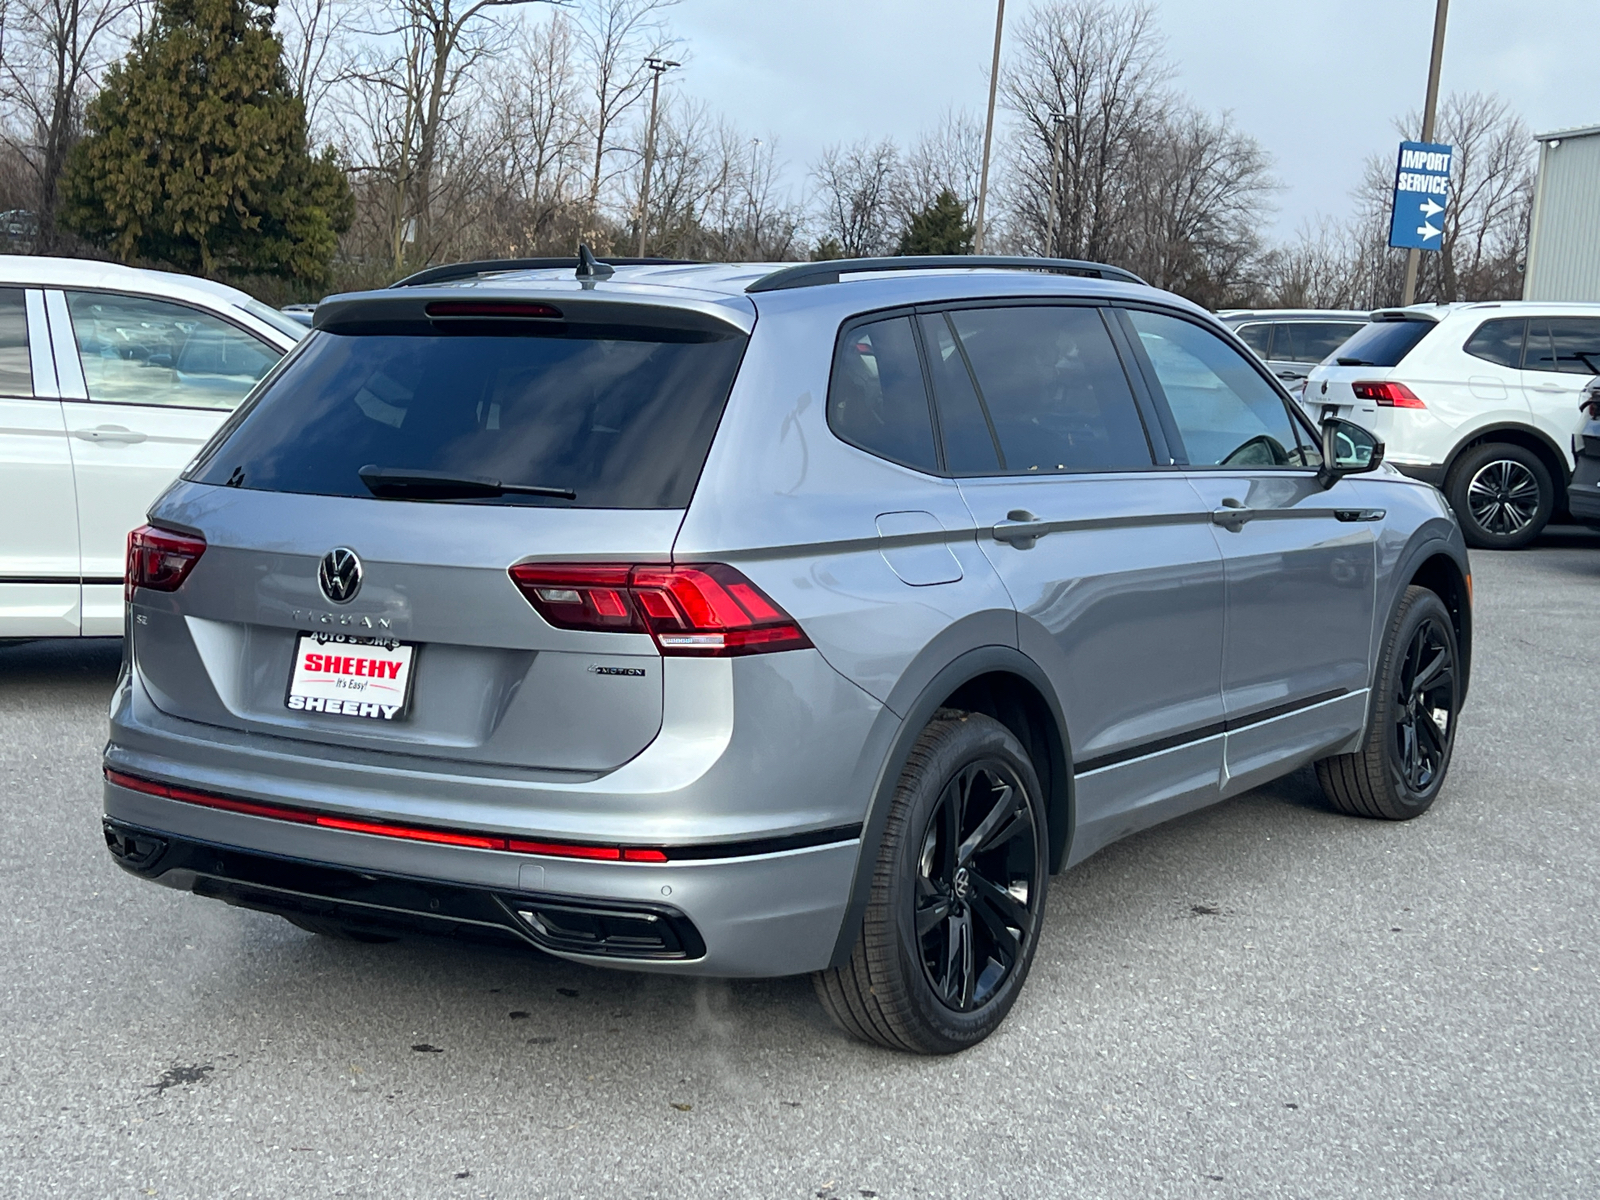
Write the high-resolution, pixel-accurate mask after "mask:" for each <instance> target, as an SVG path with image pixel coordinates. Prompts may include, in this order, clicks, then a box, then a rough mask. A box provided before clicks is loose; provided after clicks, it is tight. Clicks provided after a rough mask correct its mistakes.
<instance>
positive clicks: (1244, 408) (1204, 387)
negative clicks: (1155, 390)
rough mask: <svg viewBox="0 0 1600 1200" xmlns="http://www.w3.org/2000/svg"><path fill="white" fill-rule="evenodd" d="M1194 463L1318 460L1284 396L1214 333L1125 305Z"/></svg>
mask: <svg viewBox="0 0 1600 1200" xmlns="http://www.w3.org/2000/svg"><path fill="white" fill-rule="evenodd" d="M1128 317H1129V319H1130V320H1131V321H1132V322H1133V327H1134V329H1135V330H1136V331H1137V333H1138V335H1139V342H1140V344H1141V345H1142V346H1143V347H1144V351H1145V354H1146V355H1147V356H1148V358H1149V362H1150V366H1151V368H1152V369H1153V371H1154V373H1155V382H1156V383H1157V384H1158V385H1159V387H1160V391H1161V392H1162V393H1163V394H1164V395H1165V397H1166V401H1167V408H1168V409H1169V410H1171V413H1172V419H1173V422H1174V424H1175V425H1176V426H1177V433H1178V435H1179V437H1180V438H1181V439H1182V443H1183V445H1182V447H1181V448H1180V447H1174V448H1173V449H1174V451H1175V452H1179V453H1186V454H1187V459H1188V464H1189V465H1190V466H1195V467H1303V466H1309V465H1311V464H1312V463H1314V462H1316V461H1317V456H1316V454H1315V452H1314V451H1312V450H1311V448H1310V447H1309V445H1308V444H1307V438H1306V436H1305V435H1303V434H1302V432H1301V430H1300V427H1299V426H1298V425H1297V424H1296V423H1295V421H1294V419H1293V418H1292V417H1291V416H1290V415H1289V410H1288V407H1287V406H1286V405H1285V403H1284V401H1283V399H1282V397H1280V396H1279V395H1278V393H1277V392H1276V391H1274V390H1273V388H1272V386H1271V385H1270V384H1268V383H1267V381H1266V380H1265V379H1263V378H1262V377H1261V375H1260V373H1259V372H1258V371H1257V369H1256V368H1254V367H1252V366H1251V365H1250V363H1249V362H1247V361H1246V360H1245V359H1244V358H1242V357H1241V356H1240V355H1239V353H1238V351H1236V350H1234V349H1233V347H1231V346H1229V345H1228V343H1226V342H1224V341H1223V340H1222V339H1221V338H1219V337H1217V336H1216V334H1214V333H1212V332H1210V331H1209V330H1207V329H1203V328H1201V327H1200V326H1199V325H1195V324H1193V323H1191V322H1189V321H1184V320H1180V319H1179V318H1177V317H1169V316H1166V315H1165V314H1163V313H1153V312H1145V311H1141V310H1138V309H1130V310H1128Z"/></svg>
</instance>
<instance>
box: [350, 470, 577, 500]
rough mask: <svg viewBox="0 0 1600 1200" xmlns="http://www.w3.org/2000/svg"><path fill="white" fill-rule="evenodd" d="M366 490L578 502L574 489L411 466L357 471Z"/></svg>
mask: <svg viewBox="0 0 1600 1200" xmlns="http://www.w3.org/2000/svg"><path fill="white" fill-rule="evenodd" d="M356 474H357V475H359V476H361V482H362V483H364V484H366V485H367V490H368V491H369V492H371V493H372V494H373V495H374V496H379V497H381V498H383V499H385V500H475V499H480V498H481V499H492V498H494V497H495V496H548V497H550V498H551V499H552V500H576V499H577V498H578V493H577V492H575V491H573V490H572V489H571V488H559V487H539V486H536V485H534V484H531V483H502V482H501V481H500V480H498V479H489V478H488V477H486V476H483V475H452V474H450V473H449V472H448V471H419V470H413V469H412V468H410V467H380V466H378V465H376V464H375V463H369V464H368V465H367V466H364V467H362V468H361V469H360V470H359V471H357V472H356Z"/></svg>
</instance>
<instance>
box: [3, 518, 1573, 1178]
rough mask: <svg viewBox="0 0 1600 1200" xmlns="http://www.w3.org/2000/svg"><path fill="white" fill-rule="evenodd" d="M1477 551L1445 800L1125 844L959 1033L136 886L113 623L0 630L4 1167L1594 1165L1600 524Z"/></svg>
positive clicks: (1272, 1172) (92, 1173)
mask: <svg viewBox="0 0 1600 1200" xmlns="http://www.w3.org/2000/svg"><path fill="white" fill-rule="evenodd" d="M1473 562H1474V579H1475V584H1476V592H1477V619H1478V637H1477V642H1476V653H1475V661H1474V665H1473V688H1472V695H1471V697H1470V699H1469V702H1468V705H1467V708H1466V710H1465V712H1464V714H1463V716H1462V718H1461V720H1462V724H1461V732H1460V739H1459V742H1458V745H1457V750H1456V758H1455V763H1454V767H1453V773H1452V776H1451V779H1450V781H1449V782H1448V783H1447V785H1446V792H1445V795H1444V797H1443V799H1442V800H1441V801H1440V802H1439V804H1438V805H1436V807H1435V808H1434V810H1433V811H1432V812H1431V813H1429V814H1428V815H1427V816H1426V817H1424V818H1423V819H1421V820H1419V821H1416V822H1413V823H1410V824H1406V825H1388V824H1381V823H1377V822H1368V821H1361V820H1356V819H1351V818H1346V817H1340V816H1337V815H1335V814H1334V813H1333V812H1332V811H1330V810H1329V809H1328V808H1327V807H1326V806H1325V805H1324V803H1323V802H1322V800H1321V798H1320V795H1319V794H1318V792H1317V790H1316V784H1315V781H1314V779H1313V778H1312V777H1311V775H1310V773H1309V772H1301V773H1299V774H1297V775H1295V776H1293V777H1291V778H1289V779H1287V780H1284V781H1281V782H1279V783H1278V784H1275V785H1273V786H1270V787H1267V788H1263V789H1260V790H1258V791H1255V792H1252V793H1250V794H1249V795H1247V796H1244V797H1241V798H1239V799H1237V800H1234V801H1231V802H1229V803H1225V804H1223V805H1221V806H1218V807H1216V808H1213V809H1211V810H1209V811H1207V812H1203V813H1200V814H1196V815H1195V816H1193V817H1190V818H1187V819H1184V820H1182V821H1179V822H1177V823H1174V824H1171V825H1168V826H1165V827H1163V828H1161V829H1158V830H1154V831H1152V832H1149V833H1146V834H1144V835H1141V836H1139V837H1136V838H1133V839H1131V840H1129V841H1126V842H1124V843H1121V844H1119V845H1117V846H1114V847H1112V848H1110V849H1109V850H1107V851H1105V852H1103V853H1101V854H1100V855H1098V856H1097V857H1095V858H1093V859H1091V860H1090V861H1089V862H1088V863H1086V864H1084V865H1083V866H1082V867H1080V868H1078V869H1077V870H1075V871H1074V872H1072V873H1071V874H1070V875H1067V876H1062V877H1058V878H1057V879H1056V880H1055V881H1054V883H1053V887H1052V892H1051V895H1050V898H1049V906H1048V917H1047V923H1046V930H1045V935H1044V940H1043V942H1042V945H1041V948H1040V952H1039V956H1038V959H1037V961H1036V963H1035V966H1034V971H1033V976H1032V979H1031V981H1030V982H1029V985H1028V987H1027V989H1026V991H1025V992H1024V994H1023V997H1022V999H1021V1001H1020V1003H1019V1004H1018V1006H1017V1008H1016V1009H1015V1010H1014V1011H1013V1013H1012V1015H1011V1017H1010V1019H1009V1020H1008V1021H1007V1023H1006V1024H1005V1025H1004V1026H1003V1028H1002V1029H1001V1031H1000V1032H999V1033H998V1034H997V1035H996V1036H994V1037H993V1038H991V1039H990V1040H989V1041H988V1042H987V1043H985V1044H983V1045H982V1046H980V1047H978V1048H977V1049H975V1050H972V1051H970V1052H968V1053H966V1054H964V1055H961V1056H958V1057H955V1058H950V1059H942V1060H927V1059H913V1058H909V1057H905V1056H901V1055H896V1054H891V1053H888V1052H885V1051H881V1050H877V1049H873V1048H869V1047H865V1046H861V1045H857V1044H855V1043H853V1042H850V1041H848V1040H847V1039H846V1038H845V1037H844V1036H843V1035H841V1034H840V1033H838V1032H836V1031H835V1030H834V1029H833V1027H832V1026H831V1025H830V1024H829V1023H828V1021H827V1019H826V1018H825V1017H824V1016H823V1014H822V1012H821V1010H820V1009H819V1008H818V1007H817V1005H816V1003H815V1001H814V1000H813V998H812V995H811V987H810V984H809V982H808V981H806V980H805V979H786V980H775V981H765V982H740V983H732V984H721V983H703V982H694V981H685V980H675V979H669V978H659V977H647V976H637V975H629V974H623V973H613V972H609V971H601V970H591V969H585V968H582V967H576V966H572V965H569V964H566V963H561V962H557V961H554V960H550V959H546V958H542V957H539V956H536V955H535V954H533V953H532V952H529V953H527V954H517V953H511V952H506V951H500V950H490V949H480V948H475V947H466V946H458V945H454V944H450V943H438V942H428V941H414V942H407V943H401V944H398V945H390V946H367V945H357V944H344V943H333V942H328V941H325V940H323V939H320V938H317V937H314V936H312V935H310V934H307V933H303V932H301V931H300V930H298V929H296V928H293V927H291V926H290V925H288V924H287V923H285V922H283V921H281V920H279V919H277V918H274V917H269V916H264V915H261V914H257V913H251V912H245V911H239V910H234V909H230V908H227V907H226V906H224V905H221V904H218V903H215V902H210V901H203V900H199V899H196V898H194V897H191V896H186V895H180V894H178V893H175V892H169V891H166V890H164V889H160V888H155V887H151V886H149V885H148V884H145V883H142V882H138V881H136V880H134V879H132V878H131V877H128V876H126V875H124V874H122V873H121V872H120V871H119V870H117V868H115V867H114V866H113V865H112V862H111V860H110V858H109V856H108V855H107V854H106V852H105V850H104V847H103V844H102V842H101V838H100V827H99V813H100V782H99V751H100V747H101V744H102V742H103V740H104V737H105V702H106V699H107V697H108V695H109V693H110V690H111V685H112V681H113V679H114V677H115V675H116V670H117V661H118V655H119V650H118V647H117V646H116V644H115V643H94V644H83V645H60V644H47V643H34V644H32V645H26V646H19V647H11V648H5V649H0V791H3V797H4V798H3V802H0V828H3V830H4V839H3V843H0V859H3V863H4V869H3V871H0V903H3V905H4V911H5V918H4V920H3V922H0V953H3V963H4V972H3V974H0V1028H3V1031H4V1036H3V1038H0V1097H3V1100H0V1103H3V1105H4V1111H5V1114H6V1115H5V1119H4V1120H3V1121H0V1192H3V1193H4V1194H6V1195H14V1196H70V1197H79V1196H83V1197H99V1196H106V1197H124V1196H126V1197H146V1196H159V1197H219V1196H256V1197H280V1196H281V1197H320V1196H352V1197H403V1196H419V1197H436V1196H443V1197H452V1196H461V1197H478V1196H494V1197H505V1198H514V1197H542V1196H552V1197H556V1196H559V1197H568V1196H571V1197H638V1196H661V1197H711V1196H737V1197H824V1198H828V1200H844V1198H853V1197H858V1196H864V1197H871V1196H879V1197H886V1198H887V1197H910V1196H921V1197H945V1196H949V1197H1012V1196H1067V1195H1072V1196H1091V1197H1100V1196H1105V1197H1140V1196H1144V1197H1157V1196H1201V1197H1236V1196H1238V1197H1245V1196H1248V1197H1258V1196H1259V1197H1291V1196H1293V1197H1301V1196H1303V1197H1310V1196H1317V1197H1321V1196H1330V1197H1332V1196H1373V1197H1401V1196H1403V1197H1426V1196H1449V1197H1466V1196H1472V1197H1476V1196H1515V1197H1533V1196H1561V1197H1566V1196H1579V1195H1593V1194H1596V1192H1597V1191H1600V1065H1597V1057H1596V1055H1597V1051H1600V946H1597V937H1596V935H1597V933H1600V823H1597V822H1596V820H1595V813H1596V807H1597V806H1596V799H1595V794H1594V793H1595V791H1596V789H1597V786H1600V769H1597V763H1596V759H1597V755H1600V701H1597V699H1596V692H1597V687H1596V666H1597V664H1600V535H1593V534H1589V533H1585V532H1580V531H1577V530H1573V529H1558V530H1552V531H1551V532H1550V533H1548V534H1547V535H1546V536H1545V537H1544V538H1543V539H1542V540H1541V542H1540V543H1539V544H1538V546H1537V547H1536V548H1534V549H1532V550H1529V551H1525V552H1522V553H1518V554H1501V555H1496V554H1489V553H1479V554H1477V555H1475V556H1474V560H1473Z"/></svg>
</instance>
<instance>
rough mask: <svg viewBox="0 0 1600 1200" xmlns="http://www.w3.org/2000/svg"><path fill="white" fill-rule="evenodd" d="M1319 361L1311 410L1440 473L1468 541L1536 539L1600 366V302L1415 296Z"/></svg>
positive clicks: (1502, 546)
mask: <svg viewBox="0 0 1600 1200" xmlns="http://www.w3.org/2000/svg"><path fill="white" fill-rule="evenodd" d="M1372 316H1373V320H1372V323H1371V324H1370V325H1368V326H1366V327H1365V328H1364V329H1362V330H1361V331H1360V332H1359V333H1357V334H1356V335H1355V336H1354V337H1352V338H1351V339H1350V340H1349V341H1348V342H1346V343H1345V344H1344V345H1342V346H1340V347H1339V349H1338V351H1337V352H1336V355H1335V357H1333V358H1332V359H1331V360H1329V361H1327V362H1324V363H1323V364H1321V365H1320V366H1318V367H1317V368H1316V369H1315V370H1313V371H1312V372H1311V374H1310V377H1309V378H1308V379H1307V381H1306V390H1305V394H1304V397H1303V401H1302V402H1303V403H1304V405H1305V407H1306V408H1307V409H1308V410H1309V412H1310V414H1311V416H1312V417H1313V419H1316V418H1319V417H1322V416H1324V415H1327V416H1338V417H1343V418H1345V419H1347V420H1351V421H1355V422H1356V423H1358V424H1360V425H1364V426H1366V427H1367V428H1368V429H1370V430H1372V431H1373V432H1374V433H1376V434H1377V435H1378V436H1379V437H1380V438H1382V439H1383V442H1384V444H1385V446H1386V447H1387V461H1388V462H1391V463H1393V464H1394V465H1395V466H1396V467H1398V468H1399V469H1400V470H1402V471H1404V472H1405V473H1406V474H1407V475H1410V476H1412V477H1414V478H1417V479H1424V480H1427V481H1428V482H1429V483H1433V484H1435V485H1437V486H1438V487H1439V488H1440V489H1441V490H1443V492H1444V494H1445V495H1446V496H1447V497H1448V498H1449V500H1450V504H1451V507H1452V508H1454V509H1455V511H1456V515H1457V517H1458V518H1459V519H1460V521H1461V528H1462V531H1463V532H1464V533H1465V534H1466V538H1467V542H1468V544H1469V545H1472V546H1477V547H1483V548H1487V549H1497V550H1513V549H1516V548H1518V547H1520V546H1525V545H1527V544H1528V543H1529V542H1531V541H1532V540H1533V539H1534V538H1535V537H1537V536H1538V535H1539V532H1540V530H1542V529H1543V528H1544V526H1545V523H1546V522H1547V521H1549V520H1550V517H1551V515H1552V514H1554V513H1556V512H1558V511H1560V510H1561V509H1563V508H1564V507H1565V502H1566V491H1567V485H1568V484H1569V483H1570V482H1571V479H1572V470H1573V456H1572V442H1573V437H1574V435H1576V434H1577V432H1578V431H1579V429H1580V428H1581V427H1582V425H1583V416H1582V414H1581V413H1580V412H1579V409H1578V401H1579V397H1580V396H1581V395H1582V393H1583V390H1584V388H1585V386H1586V385H1587V384H1588V383H1589V381H1590V380H1591V379H1593V378H1594V377H1595V376H1596V375H1600V304H1555V303H1549V304H1547V303H1540V302H1535V301H1508V302H1504V303H1499V304H1440V305H1415V306H1413V307H1411V308H1398V309H1385V310H1381V311H1379V312H1375V313H1373V314H1372Z"/></svg>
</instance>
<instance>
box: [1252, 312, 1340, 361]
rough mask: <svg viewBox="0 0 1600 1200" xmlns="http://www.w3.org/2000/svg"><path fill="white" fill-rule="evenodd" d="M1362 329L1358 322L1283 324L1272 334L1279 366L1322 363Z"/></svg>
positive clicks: (1292, 322) (1274, 352)
mask: <svg viewBox="0 0 1600 1200" xmlns="http://www.w3.org/2000/svg"><path fill="white" fill-rule="evenodd" d="M1360 329H1361V324H1360V323H1358V322H1354V321H1280V322H1279V323H1278V325H1277V328H1276V329H1274V330H1273V334H1272V357H1273V359H1274V360H1275V361H1278V362H1297V363H1319V362H1321V361H1322V360H1323V359H1325V358H1327V357H1328V355H1330V354H1332V353H1333V352H1334V351H1335V350H1337V349H1338V348H1339V347H1340V346H1342V345H1344V343H1345V342H1346V341H1347V340H1349V338H1350V337H1351V336H1352V335H1353V334H1355V333H1356V332H1357V331H1358V330H1360Z"/></svg>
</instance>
